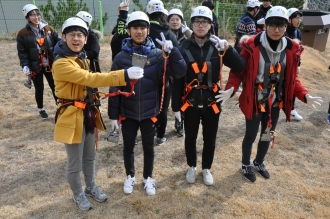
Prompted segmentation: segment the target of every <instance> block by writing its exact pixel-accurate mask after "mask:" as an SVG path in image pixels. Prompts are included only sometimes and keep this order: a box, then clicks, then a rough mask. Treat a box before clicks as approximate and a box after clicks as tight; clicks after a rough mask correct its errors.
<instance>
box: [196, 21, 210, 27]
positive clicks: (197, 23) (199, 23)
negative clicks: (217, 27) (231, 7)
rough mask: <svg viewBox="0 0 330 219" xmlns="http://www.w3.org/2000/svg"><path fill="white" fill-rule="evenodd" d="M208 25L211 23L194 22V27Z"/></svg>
mask: <svg viewBox="0 0 330 219" xmlns="http://www.w3.org/2000/svg"><path fill="white" fill-rule="evenodd" d="M208 24H209V22H208V21H206V20H202V21H200V20H195V21H193V25H194V27H199V26H200V25H202V26H203V27H206V26H207V25H208Z"/></svg>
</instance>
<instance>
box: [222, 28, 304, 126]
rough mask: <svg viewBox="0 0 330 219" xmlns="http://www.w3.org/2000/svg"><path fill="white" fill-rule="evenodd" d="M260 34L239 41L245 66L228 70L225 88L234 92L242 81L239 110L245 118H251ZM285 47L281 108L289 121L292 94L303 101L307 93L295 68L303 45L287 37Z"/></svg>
mask: <svg viewBox="0 0 330 219" xmlns="http://www.w3.org/2000/svg"><path fill="white" fill-rule="evenodd" d="M260 36H261V34H257V35H254V36H252V37H250V38H249V39H247V40H246V41H244V42H242V43H241V46H242V51H241V56H242V57H243V58H244V60H245V62H246V68H245V69H244V70H243V71H242V72H239V73H237V72H233V71H230V72H229V79H228V83H227V85H226V88H225V89H226V90H227V89H229V88H231V87H234V92H236V90H237V89H238V86H239V85H240V83H241V81H242V80H244V83H243V91H242V93H241V95H240V97H239V105H240V108H241V111H242V112H243V114H244V115H245V117H246V118H247V119H252V114H253V107H254V103H253V102H254V96H253V94H254V85H255V81H256V78H257V72H258V65H259V59H260V51H259V46H260V45H261V43H260ZM286 39H287V47H286V70H285V77H284V82H283V86H284V87H283V91H284V92H283V110H284V113H285V115H286V118H287V121H290V112H291V109H292V103H293V95H296V97H297V98H298V99H299V100H301V101H302V102H304V103H305V102H306V101H305V95H306V94H308V91H307V89H306V88H305V87H304V86H303V85H302V84H301V82H300V81H299V79H298V75H297V70H298V63H299V60H300V55H301V53H302V51H303V47H302V46H301V45H299V44H298V43H297V42H295V41H293V40H291V39H290V38H287V37H286Z"/></svg>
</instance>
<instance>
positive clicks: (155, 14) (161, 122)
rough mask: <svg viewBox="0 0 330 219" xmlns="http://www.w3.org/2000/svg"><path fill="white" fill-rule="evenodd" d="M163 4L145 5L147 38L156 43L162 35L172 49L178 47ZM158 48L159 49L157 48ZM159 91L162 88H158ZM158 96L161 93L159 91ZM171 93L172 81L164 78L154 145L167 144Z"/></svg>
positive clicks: (153, 0) (154, 1) (152, 1)
mask: <svg viewBox="0 0 330 219" xmlns="http://www.w3.org/2000/svg"><path fill="white" fill-rule="evenodd" d="M164 9H165V8H164V4H163V2H162V1H160V0H150V1H149V2H148V4H147V15H148V17H149V20H150V33H149V36H150V38H151V39H152V41H153V42H156V38H159V36H160V33H163V34H164V36H165V39H166V40H170V41H172V43H173V46H174V47H178V42H177V39H176V37H175V35H174V34H173V33H172V31H171V29H170V26H169V24H168V22H167V15H166V14H165V13H166V11H165V10H164ZM158 48H160V47H159V46H158ZM159 88H160V89H161V88H162V87H161V86H159ZM158 93H159V94H161V93H162V92H161V91H159V92H158ZM171 93H172V81H171V79H170V78H169V75H168V74H167V76H166V87H165V93H164V99H163V109H162V111H161V112H160V113H159V115H158V116H157V119H158V121H157V126H156V132H157V138H156V145H162V144H163V143H165V142H167V140H168V139H167V137H166V136H165V131H166V126H167V112H168V108H169V105H170V100H171Z"/></svg>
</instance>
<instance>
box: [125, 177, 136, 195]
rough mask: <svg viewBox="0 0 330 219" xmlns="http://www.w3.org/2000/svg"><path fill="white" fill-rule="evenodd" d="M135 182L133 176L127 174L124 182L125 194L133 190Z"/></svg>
mask: <svg viewBox="0 0 330 219" xmlns="http://www.w3.org/2000/svg"><path fill="white" fill-rule="evenodd" d="M134 183H135V177H133V178H132V177H131V175H128V176H127V179H126V180H125V182H124V193H125V194H131V193H132V192H133V188H134Z"/></svg>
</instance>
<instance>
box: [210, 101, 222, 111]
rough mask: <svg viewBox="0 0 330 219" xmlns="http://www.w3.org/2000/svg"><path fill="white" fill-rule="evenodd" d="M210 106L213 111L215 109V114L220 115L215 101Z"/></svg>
mask: <svg viewBox="0 0 330 219" xmlns="http://www.w3.org/2000/svg"><path fill="white" fill-rule="evenodd" d="M210 105H211V107H212V109H213V111H214V113H215V114H218V113H220V109H219V107H218V106H217V103H216V102H215V101H213V102H212V103H211V104H210Z"/></svg>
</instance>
